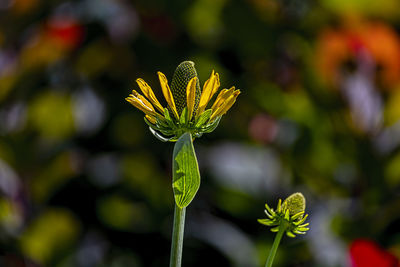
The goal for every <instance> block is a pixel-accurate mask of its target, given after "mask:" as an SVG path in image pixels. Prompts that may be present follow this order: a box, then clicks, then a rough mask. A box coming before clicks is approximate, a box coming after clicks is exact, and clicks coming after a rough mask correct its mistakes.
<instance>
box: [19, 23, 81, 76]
mask: <svg viewBox="0 0 400 267" xmlns="http://www.w3.org/2000/svg"><path fill="white" fill-rule="evenodd" d="M83 36H84V29H83V26H81V25H80V24H79V23H78V22H77V21H76V20H74V19H70V18H63V19H62V18H56V19H52V20H49V22H48V23H46V25H45V26H43V27H42V28H41V29H39V30H38V31H37V33H36V34H35V35H34V36H33V37H32V38H31V39H30V40H29V41H28V43H27V44H26V46H25V47H24V48H23V50H22V53H21V62H22V66H23V68H24V69H29V68H34V67H36V66H38V65H39V66H42V65H48V64H51V63H53V62H55V61H57V60H60V59H62V58H63V57H64V56H66V55H67V53H68V52H70V51H71V50H72V49H74V48H76V47H77V46H78V45H79V44H80V43H81V42H82V40H83Z"/></svg>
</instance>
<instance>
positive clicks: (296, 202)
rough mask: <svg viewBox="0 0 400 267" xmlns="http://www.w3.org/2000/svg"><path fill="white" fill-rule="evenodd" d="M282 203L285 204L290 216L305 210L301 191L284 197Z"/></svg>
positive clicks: (304, 200)
mask: <svg viewBox="0 0 400 267" xmlns="http://www.w3.org/2000/svg"><path fill="white" fill-rule="evenodd" d="M283 205H287V208H288V209H289V214H290V216H293V215H295V214H297V213H299V212H302V211H305V209H306V199H305V198H304V196H303V194H302V193H294V194H291V195H290V196H289V197H288V198H286V199H285V201H284V202H283Z"/></svg>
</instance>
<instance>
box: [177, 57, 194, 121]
mask: <svg viewBox="0 0 400 267" xmlns="http://www.w3.org/2000/svg"><path fill="white" fill-rule="evenodd" d="M193 77H197V72H196V69H195V67H194V63H193V62H192V61H184V62H182V63H181V64H179V66H178V67H177V68H176V70H175V73H174V76H173V77H172V82H171V92H172V96H173V97H174V101H175V105H176V109H177V111H178V114H179V115H180V114H181V113H182V110H183V109H184V108H185V107H186V105H187V103H186V102H187V101H186V99H187V96H186V87H187V85H188V83H189V81H190V80H191V79H192V78H193ZM200 94H201V91H200V83H199V80H198V79H197V84H196V98H195V104H194V110H197V107H198V105H199V101H200Z"/></svg>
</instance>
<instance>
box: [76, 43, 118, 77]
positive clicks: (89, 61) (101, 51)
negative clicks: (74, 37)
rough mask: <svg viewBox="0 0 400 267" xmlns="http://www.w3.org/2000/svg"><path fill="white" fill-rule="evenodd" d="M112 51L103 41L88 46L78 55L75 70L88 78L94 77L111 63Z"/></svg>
mask: <svg viewBox="0 0 400 267" xmlns="http://www.w3.org/2000/svg"><path fill="white" fill-rule="evenodd" d="M111 60H112V49H111V47H110V46H109V45H107V43H106V42H105V41H103V40H100V41H95V42H92V43H91V44H89V45H88V46H87V47H86V48H85V50H83V52H82V54H81V55H80V57H79V59H78V61H77V64H76V69H77V71H78V72H79V73H82V74H85V75H87V76H89V77H91V76H95V75H96V74H98V73H100V72H101V71H102V70H104V69H106V67H107V66H108V65H109V64H110V63H111Z"/></svg>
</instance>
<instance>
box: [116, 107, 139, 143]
mask: <svg viewBox="0 0 400 267" xmlns="http://www.w3.org/2000/svg"><path fill="white" fill-rule="evenodd" d="M145 127H146V126H144V123H143V116H142V115H141V114H140V116H139V113H136V112H130V113H124V114H120V115H119V116H116V117H115V118H114V119H113V121H112V135H113V139H114V140H115V141H116V142H118V144H119V145H121V146H125V147H126V146H135V145H140V144H141V143H142V141H143V139H144V136H145V133H147V129H146V128H145Z"/></svg>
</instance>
